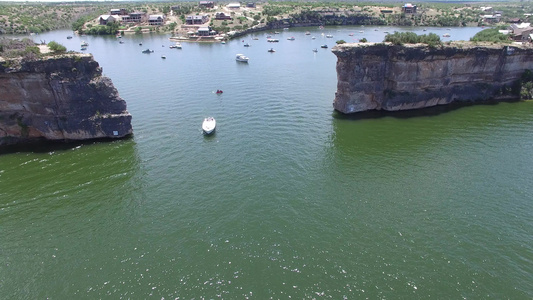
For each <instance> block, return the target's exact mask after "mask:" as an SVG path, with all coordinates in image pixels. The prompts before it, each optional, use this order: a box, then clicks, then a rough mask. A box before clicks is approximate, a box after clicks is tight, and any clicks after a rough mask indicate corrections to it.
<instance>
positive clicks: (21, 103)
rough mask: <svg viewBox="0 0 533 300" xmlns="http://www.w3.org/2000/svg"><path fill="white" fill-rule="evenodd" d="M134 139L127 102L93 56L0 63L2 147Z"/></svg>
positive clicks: (5, 61) (72, 55) (81, 55)
mask: <svg viewBox="0 0 533 300" xmlns="http://www.w3.org/2000/svg"><path fill="white" fill-rule="evenodd" d="M131 134H132V127H131V115H130V114H129V113H128V111H127V110H126V102H125V101H124V100H123V99H122V98H120V96H119V94H118V91H117V89H116V88H115V87H114V86H113V83H112V82H111V80H110V79H109V78H107V77H104V76H102V69H101V68H100V67H99V65H98V63H97V62H96V61H95V60H94V59H93V57H92V55H88V54H65V55H62V56H50V57H46V58H43V59H40V60H37V61H26V62H24V61H20V60H18V61H17V60H4V61H3V62H2V63H1V64H0V145H7V144H16V143H22V142H29V141H33V140H37V139H45V140H85V139H97V138H122V137H125V136H128V135H131Z"/></svg>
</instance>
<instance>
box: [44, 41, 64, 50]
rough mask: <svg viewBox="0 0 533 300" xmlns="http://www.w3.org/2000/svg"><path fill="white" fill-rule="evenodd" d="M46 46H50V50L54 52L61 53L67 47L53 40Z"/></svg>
mask: <svg viewBox="0 0 533 300" xmlns="http://www.w3.org/2000/svg"><path fill="white" fill-rule="evenodd" d="M48 48H50V50H52V51H53V52H54V53H63V52H65V51H67V48H66V47H65V46H63V45H61V44H60V43H58V42H55V41H51V42H50V43H48Z"/></svg>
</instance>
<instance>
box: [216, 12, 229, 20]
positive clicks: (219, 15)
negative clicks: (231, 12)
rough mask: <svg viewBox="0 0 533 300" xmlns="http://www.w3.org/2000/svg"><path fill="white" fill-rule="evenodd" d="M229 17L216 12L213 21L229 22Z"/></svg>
mask: <svg viewBox="0 0 533 300" xmlns="http://www.w3.org/2000/svg"><path fill="white" fill-rule="evenodd" d="M231 19H232V18H231V16H228V15H226V14H225V13H223V12H217V13H216V14H215V20H231Z"/></svg>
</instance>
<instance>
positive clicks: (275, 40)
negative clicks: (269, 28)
mask: <svg viewBox="0 0 533 300" xmlns="http://www.w3.org/2000/svg"><path fill="white" fill-rule="evenodd" d="M267 42H269V43H277V42H279V40H278V39H268V40H267Z"/></svg>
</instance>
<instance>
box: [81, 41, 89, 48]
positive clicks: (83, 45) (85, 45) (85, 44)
mask: <svg viewBox="0 0 533 300" xmlns="http://www.w3.org/2000/svg"><path fill="white" fill-rule="evenodd" d="M81 46H82V47H87V46H89V43H87V42H86V41H83V42H81Z"/></svg>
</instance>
